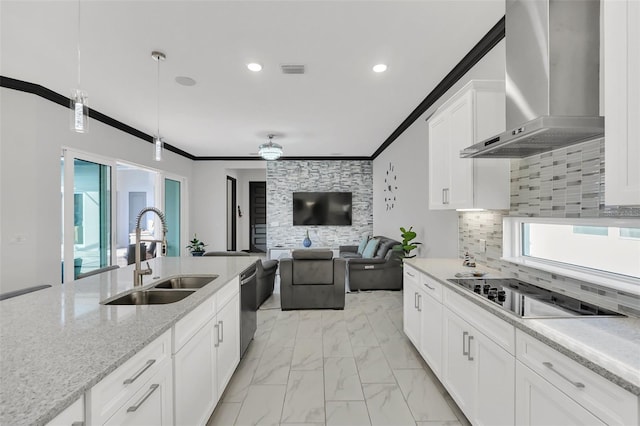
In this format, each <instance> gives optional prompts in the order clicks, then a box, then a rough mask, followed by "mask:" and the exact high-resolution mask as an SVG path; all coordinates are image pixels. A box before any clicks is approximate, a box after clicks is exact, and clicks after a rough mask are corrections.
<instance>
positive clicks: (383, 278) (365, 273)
mask: <svg viewBox="0 0 640 426" xmlns="http://www.w3.org/2000/svg"><path fill="white" fill-rule="evenodd" d="M373 238H376V239H378V240H379V241H380V243H379V244H378V248H377V250H376V252H375V254H374V256H373V257H372V258H363V257H362V255H360V254H359V253H358V252H357V251H358V246H340V257H341V258H344V259H345V260H346V261H347V272H348V277H349V288H350V289H351V290H352V291H354V290H356V291H357V290H402V256H401V252H398V251H395V250H393V247H394V246H397V245H399V244H400V242H399V241H396V240H394V239H391V238H388V237H384V236H376V237H373Z"/></svg>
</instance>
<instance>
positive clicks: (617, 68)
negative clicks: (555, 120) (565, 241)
mask: <svg viewBox="0 0 640 426" xmlns="http://www.w3.org/2000/svg"><path fill="white" fill-rule="evenodd" d="M603 13H604V68H605V69H604V108H605V149H604V155H605V167H604V170H605V180H604V182H605V202H606V204H607V205H620V206H628V205H640V2H638V1H637V0H616V1H613V0H607V1H605V2H604V4H603Z"/></svg>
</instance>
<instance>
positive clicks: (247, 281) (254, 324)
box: [240, 261, 259, 358]
mask: <svg viewBox="0 0 640 426" xmlns="http://www.w3.org/2000/svg"><path fill="white" fill-rule="evenodd" d="M258 262H259V261H258ZM256 280H257V278H256V265H255V263H254V264H253V265H251V266H250V267H248V268H247V269H245V270H244V271H243V272H242V273H241V274H240V358H242V357H244V354H245V352H246V351H247V347H248V346H249V343H250V342H251V339H253V335H254V334H255V332H256V328H258V320H257V314H256V298H257V289H256V286H257V282H256Z"/></svg>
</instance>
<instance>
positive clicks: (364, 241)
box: [357, 236, 369, 255]
mask: <svg viewBox="0 0 640 426" xmlns="http://www.w3.org/2000/svg"><path fill="white" fill-rule="evenodd" d="M368 242H369V237H367V236H365V237H362V240H360V244H359V245H358V251H357V253H358V254H360V255H361V254H362V252H363V251H364V248H365V247H366V246H367V243H368Z"/></svg>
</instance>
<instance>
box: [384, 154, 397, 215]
mask: <svg viewBox="0 0 640 426" xmlns="http://www.w3.org/2000/svg"><path fill="white" fill-rule="evenodd" d="M397 185H398V175H397V174H396V172H395V166H394V165H393V164H391V162H389V168H388V169H387V174H386V175H385V178H384V202H385V204H386V206H387V211H389V210H391V209H393V208H394V207H395V205H396V191H397V190H398V186H397Z"/></svg>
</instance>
